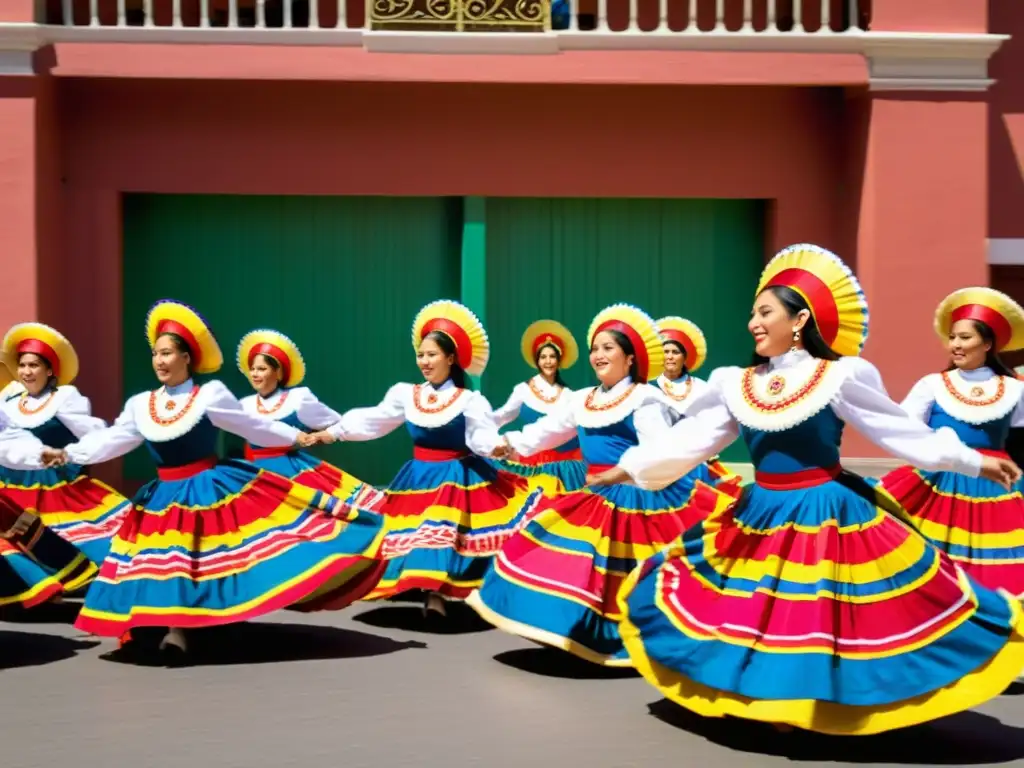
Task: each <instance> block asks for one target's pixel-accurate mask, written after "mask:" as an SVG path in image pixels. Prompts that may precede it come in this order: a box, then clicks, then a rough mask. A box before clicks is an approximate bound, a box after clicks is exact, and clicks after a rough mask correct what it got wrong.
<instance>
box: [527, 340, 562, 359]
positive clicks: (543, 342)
mask: <svg viewBox="0 0 1024 768" xmlns="http://www.w3.org/2000/svg"><path fill="white" fill-rule="evenodd" d="M547 344H551V345H552V346H553V347H555V348H556V349H557V350H558V354H559V355H564V354H565V342H564V341H563V340H562V337H561V336H556V335H555V334H553V333H542V334H541V335H540V336H538V337H537V338H536V339H534V340H533V359H534V360H536V359H537V353H538V352H540V349H541V347H543V346H545V345H547Z"/></svg>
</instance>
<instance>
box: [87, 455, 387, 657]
mask: <svg viewBox="0 0 1024 768" xmlns="http://www.w3.org/2000/svg"><path fill="white" fill-rule="evenodd" d="M340 504H341V502H340V501H339V500H338V499H337V498H336V497H333V496H329V495H327V494H325V493H323V492H322V491H318V490H315V489H312V488H308V487H306V486H302V485H298V484H296V483H293V482H291V481H289V480H286V479H285V478H283V477H281V476H279V475H274V474H272V473H269V472H266V471H263V470H260V469H258V468H257V467H255V466H253V465H252V464H250V463H248V462H245V461H223V462H219V463H218V462H217V461H216V460H215V459H213V458H210V459H207V460H203V461H198V462H194V463H193V464H189V465H186V466H183V467H174V468H163V469H160V470H158V479H156V480H154V481H152V482H150V483H148V484H147V485H146V486H144V487H143V488H142V489H141V490H140V491H139V492H138V494H136V496H135V498H134V499H133V505H134V506H133V509H132V510H131V512H130V513H129V514H128V515H127V516H126V517H125V520H124V523H123V524H122V526H121V530H120V531H118V533H117V535H116V536H115V537H114V540H113V542H112V545H111V549H110V554H109V555H108V556H107V558H106V560H104V561H103V565H102V566H101V567H100V572H99V575H98V576H97V577H96V580H95V581H94V582H93V584H92V586H91V587H90V588H89V591H88V593H87V594H86V597H85V605H84V606H83V608H82V611H81V613H80V615H79V617H78V621H77V622H76V624H75V626H76V627H77V628H79V629H81V630H84V631H86V632H90V633H92V634H95V635H107V636H112V637H117V636H119V635H121V634H123V633H124V632H125V631H127V630H130V629H131V628H133V627H143V626H157V627H180V628H191V627H205V626H213V625H217V624H228V623H233V622H239V621H246V620H248V619H252V618H254V617H256V616H261V615H263V614H266V613H270V612H271V611H275V610H278V609H280V608H292V609H295V610H303V611H310V610H322V609H336V608H342V607H344V606H346V605H348V604H349V603H351V602H353V601H354V600H358V599H359V598H361V597H363V596H364V595H365V594H366V593H367V592H368V591H369V590H370V589H371V588H372V587H373V585H374V583H375V579H377V578H379V577H380V574H381V571H382V564H381V563H380V562H379V561H378V560H377V555H378V553H379V550H380V540H381V535H382V521H381V519H380V518H379V517H377V516H374V515H370V514H366V513H360V512H358V511H356V510H348V511H347V512H346V513H345V514H344V515H342V516H339V515H336V509H335V507H337V506H338V505H340Z"/></svg>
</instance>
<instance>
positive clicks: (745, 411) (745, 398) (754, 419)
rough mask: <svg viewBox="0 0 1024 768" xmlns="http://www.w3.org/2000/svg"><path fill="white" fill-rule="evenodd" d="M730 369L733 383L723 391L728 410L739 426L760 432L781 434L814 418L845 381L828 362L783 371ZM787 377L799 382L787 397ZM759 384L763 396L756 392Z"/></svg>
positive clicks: (839, 368)
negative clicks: (773, 388) (773, 391)
mask: <svg viewBox="0 0 1024 768" xmlns="http://www.w3.org/2000/svg"><path fill="white" fill-rule="evenodd" d="M734 370H736V372H737V374H738V375H737V377H736V380H735V381H734V382H728V384H729V385H728V386H726V387H725V388H724V395H725V398H726V401H727V404H728V406H729V410H730V411H731V412H732V414H733V416H734V417H735V419H736V420H737V421H738V422H739V423H740V424H742V425H744V426H745V427H749V428H750V429H756V430H758V431H760V432H783V431H785V430H787V429H791V428H792V427H795V426H796V425H797V424H801V423H803V422H804V421H807V419H810V418H811V417H813V416H816V415H817V414H818V413H820V412H821V411H822V410H824V409H825V408H826V407H827V406H828V404H829V403H830V402H831V401H832V398H833V397H834V396H835V395H836V393H837V392H838V391H839V388H840V387H841V386H842V383H843V380H844V379H845V372H844V369H843V368H842V367H841V366H839V365H836V364H835V363H834V362H832V361H830V360H817V361H815V362H814V365H813V367H810V366H808V365H806V364H799V365H795V366H792V367H790V368H786V369H785V370H783V371H769V370H768V368H767V366H757V367H755V368H747V369H745V370H743V371H739V370H737V369H734ZM787 378H788V379H790V380H796V381H798V382H799V381H802V383H800V384H799V386H797V388H796V390H795V391H794V392H793V393H792V394H790V395H788V396H786V395H785V392H786V383H787V382H786V379H787ZM780 381H781V384H780V383H779V382H780ZM762 383H763V387H764V389H765V390H766V394H761V393H760V392H759V391H758V389H759V388H760V387H759V385H762ZM773 383H774V384H775V390H776V391H778V392H779V393H780V396H779V397H778V398H777V399H776V398H771V396H770V392H771V388H772V384H773ZM766 395H767V396H766Z"/></svg>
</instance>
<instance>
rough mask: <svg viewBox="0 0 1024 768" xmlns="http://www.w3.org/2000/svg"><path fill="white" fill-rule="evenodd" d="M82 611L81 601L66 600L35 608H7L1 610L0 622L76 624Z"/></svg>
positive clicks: (13, 606)
mask: <svg viewBox="0 0 1024 768" xmlns="http://www.w3.org/2000/svg"><path fill="white" fill-rule="evenodd" d="M81 609H82V603H81V602H80V601H70V600H65V601H63V602H60V603H53V602H50V603H43V604H42V605H37V606H36V607H35V608H22V607H21V606H15V605H12V606H6V607H4V608H2V609H0V621H6V622H10V623H11V624H69V625H70V624H74V623H75V619H77V618H78V612H79V611H80V610H81Z"/></svg>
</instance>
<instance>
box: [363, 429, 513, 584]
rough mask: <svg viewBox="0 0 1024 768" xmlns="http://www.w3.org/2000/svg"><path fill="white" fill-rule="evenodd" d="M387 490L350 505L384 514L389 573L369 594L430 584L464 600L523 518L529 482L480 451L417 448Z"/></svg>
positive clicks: (368, 491)
mask: <svg viewBox="0 0 1024 768" xmlns="http://www.w3.org/2000/svg"><path fill="white" fill-rule="evenodd" d="M413 456H414V458H413V459H412V461H409V462H406V464H405V466H403V467H402V468H401V469H400V470H399V472H398V474H397V475H396V476H395V479H394V480H393V481H392V482H391V485H389V486H388V488H387V490H385V491H376V490H374V489H372V488H369V487H367V486H361V487H360V488H358V489H357V490H356V492H355V493H354V494H353V495H352V498H351V499H350V500H349V502H348V504H349V505H351V506H352V507H354V508H357V509H361V510H368V511H372V512H378V513H380V514H382V515H383V516H384V520H385V522H384V527H385V530H386V534H385V536H384V541H383V544H382V546H381V557H383V558H384V559H385V560H386V561H387V566H386V570H385V571H384V576H383V578H382V579H381V580H380V583H379V584H378V585H377V587H376V588H375V589H374V590H373V591H372V592H371V593H370V594H369V596H368V598H367V599H370V600H379V599H385V598H389V597H394V596H395V595H398V594H400V593H402V592H406V591H408V590H412V589H422V590H426V591H428V592H433V593H437V594H440V595H443V596H445V597H449V598H454V599H463V598H465V597H466V596H467V595H469V594H470V593H471V592H472V591H473V590H474V589H476V588H477V587H479V586H480V584H482V583H483V579H484V575H485V574H486V573H487V571H488V569H489V568H490V565H491V562H492V560H493V558H494V556H495V555H496V554H497V553H498V551H499V550H500V549H501V547H502V545H503V544H504V543H505V541H506V540H507V539H508V538H509V536H511V535H512V534H513V533H514V532H515V530H516V529H517V527H518V526H519V524H520V521H521V520H522V516H523V513H524V505H525V502H526V499H527V497H528V495H529V490H530V489H529V484H528V483H527V481H526V480H525V479H524V478H522V477H519V476H517V475H514V474H511V473H509V472H504V471H501V470H499V469H497V468H495V467H494V466H492V465H491V464H490V463H488V462H487V461H486V460H485V459H483V458H480V457H479V456H474V455H466V454H461V453H458V452H453V451H443V450H431V449H424V448H416V449H415V451H414V454H413Z"/></svg>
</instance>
